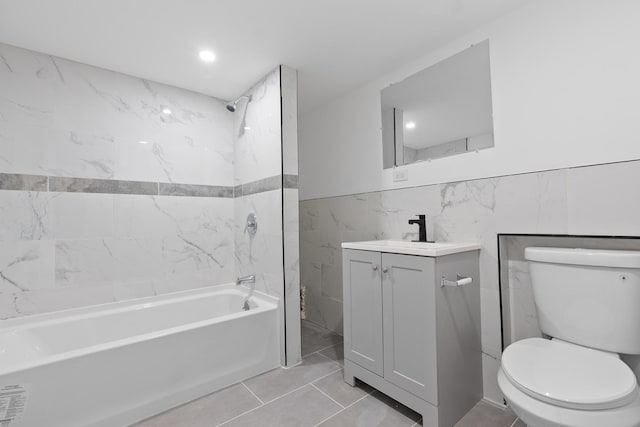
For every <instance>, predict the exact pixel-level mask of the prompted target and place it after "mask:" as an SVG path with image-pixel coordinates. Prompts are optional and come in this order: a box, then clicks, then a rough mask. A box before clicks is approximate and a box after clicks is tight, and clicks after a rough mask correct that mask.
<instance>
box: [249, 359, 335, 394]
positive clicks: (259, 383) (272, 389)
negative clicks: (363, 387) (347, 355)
mask: <svg viewBox="0 0 640 427" xmlns="http://www.w3.org/2000/svg"><path fill="white" fill-rule="evenodd" d="M338 369H340V365H338V364H337V363H336V362H335V361H333V360H330V359H328V358H326V357H324V356H321V355H318V354H312V355H311V356H309V357H306V358H304V359H303V360H302V363H301V364H300V365H298V366H294V367H292V368H289V369H282V368H278V369H274V370H273V371H269V372H267V373H264V374H262V375H258V376H257V377H253V378H251V379H249V380H247V381H245V382H244V383H245V384H246V385H247V387H249V388H250V389H251V391H253V392H254V393H255V394H256V396H258V397H259V398H260V399H262V401H263V402H268V401H270V400H273V399H275V398H277V397H280V396H282V395H283V394H285V393H288V392H290V391H292V390H295V389H296V388H298V387H302V386H303V385H305V384H308V383H310V382H312V381H315V380H317V379H318V378H320V377H322V376H324V375H327V374H329V373H331V372H332V371H335V370H338Z"/></svg>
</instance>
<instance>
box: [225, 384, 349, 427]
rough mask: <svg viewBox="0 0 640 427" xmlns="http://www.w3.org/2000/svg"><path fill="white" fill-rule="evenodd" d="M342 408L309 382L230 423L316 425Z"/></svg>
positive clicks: (234, 425) (232, 426) (229, 426)
mask: <svg viewBox="0 0 640 427" xmlns="http://www.w3.org/2000/svg"><path fill="white" fill-rule="evenodd" d="M341 409H342V408H341V407H340V406H338V405H337V404H336V403H335V402H333V401H332V400H331V399H329V398H328V397H327V396H325V395H323V394H322V393H320V392H319V391H318V390H316V389H315V388H313V387H312V386H310V385H307V386H305V387H303V388H301V389H300V390H297V391H294V392H293V393H290V394H288V395H286V396H284V397H282V398H280V399H277V400H274V401H273V402H271V403H268V404H266V405H264V406H261V407H260V408H258V409H256V410H254V411H251V412H249V413H246V414H244V415H242V416H240V417H238V418H236V419H234V420H232V421H230V422H229V423H227V424H224V426H225V427H237V426H247V427H255V426H265V427H267V426H269V427H271V426H273V427H305V426H314V425H316V424H318V423H319V422H320V421H322V420H324V419H326V418H327V417H330V416H331V415H332V414H335V413H336V412H338V411H339V410H341Z"/></svg>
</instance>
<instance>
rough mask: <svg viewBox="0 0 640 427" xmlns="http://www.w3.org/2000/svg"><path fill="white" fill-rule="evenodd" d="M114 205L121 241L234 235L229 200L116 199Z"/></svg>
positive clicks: (118, 196) (188, 198)
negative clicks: (165, 237) (191, 234)
mask: <svg viewBox="0 0 640 427" xmlns="http://www.w3.org/2000/svg"><path fill="white" fill-rule="evenodd" d="M114 202H115V226H116V232H115V234H116V236H117V237H120V238H148V237H164V236H174V235H177V234H190V233H232V232H233V224H234V215H233V199H230V198H209V197H172V196H142V195H115V196H114Z"/></svg>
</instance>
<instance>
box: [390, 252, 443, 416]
mask: <svg viewBox="0 0 640 427" xmlns="http://www.w3.org/2000/svg"><path fill="white" fill-rule="evenodd" d="M382 266H383V273H382V294H383V295H382V299H383V323H384V378H385V379H386V380H387V381H390V382H392V383H393V384H395V385H397V386H398V387H401V388H403V389H405V390H406V391H408V392H410V393H413V394H415V395H416V396H419V397H421V398H423V399H424V400H426V401H428V402H430V403H432V404H434V405H437V404H438V393H437V382H436V381H437V365H436V362H437V360H436V311H435V291H434V270H435V261H434V258H427V257H419V256H411V255H397V254H382Z"/></svg>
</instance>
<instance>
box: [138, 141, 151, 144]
mask: <svg viewBox="0 0 640 427" xmlns="http://www.w3.org/2000/svg"><path fill="white" fill-rule="evenodd" d="M138 142H139V143H140V144H148V143H149V141H138Z"/></svg>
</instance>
